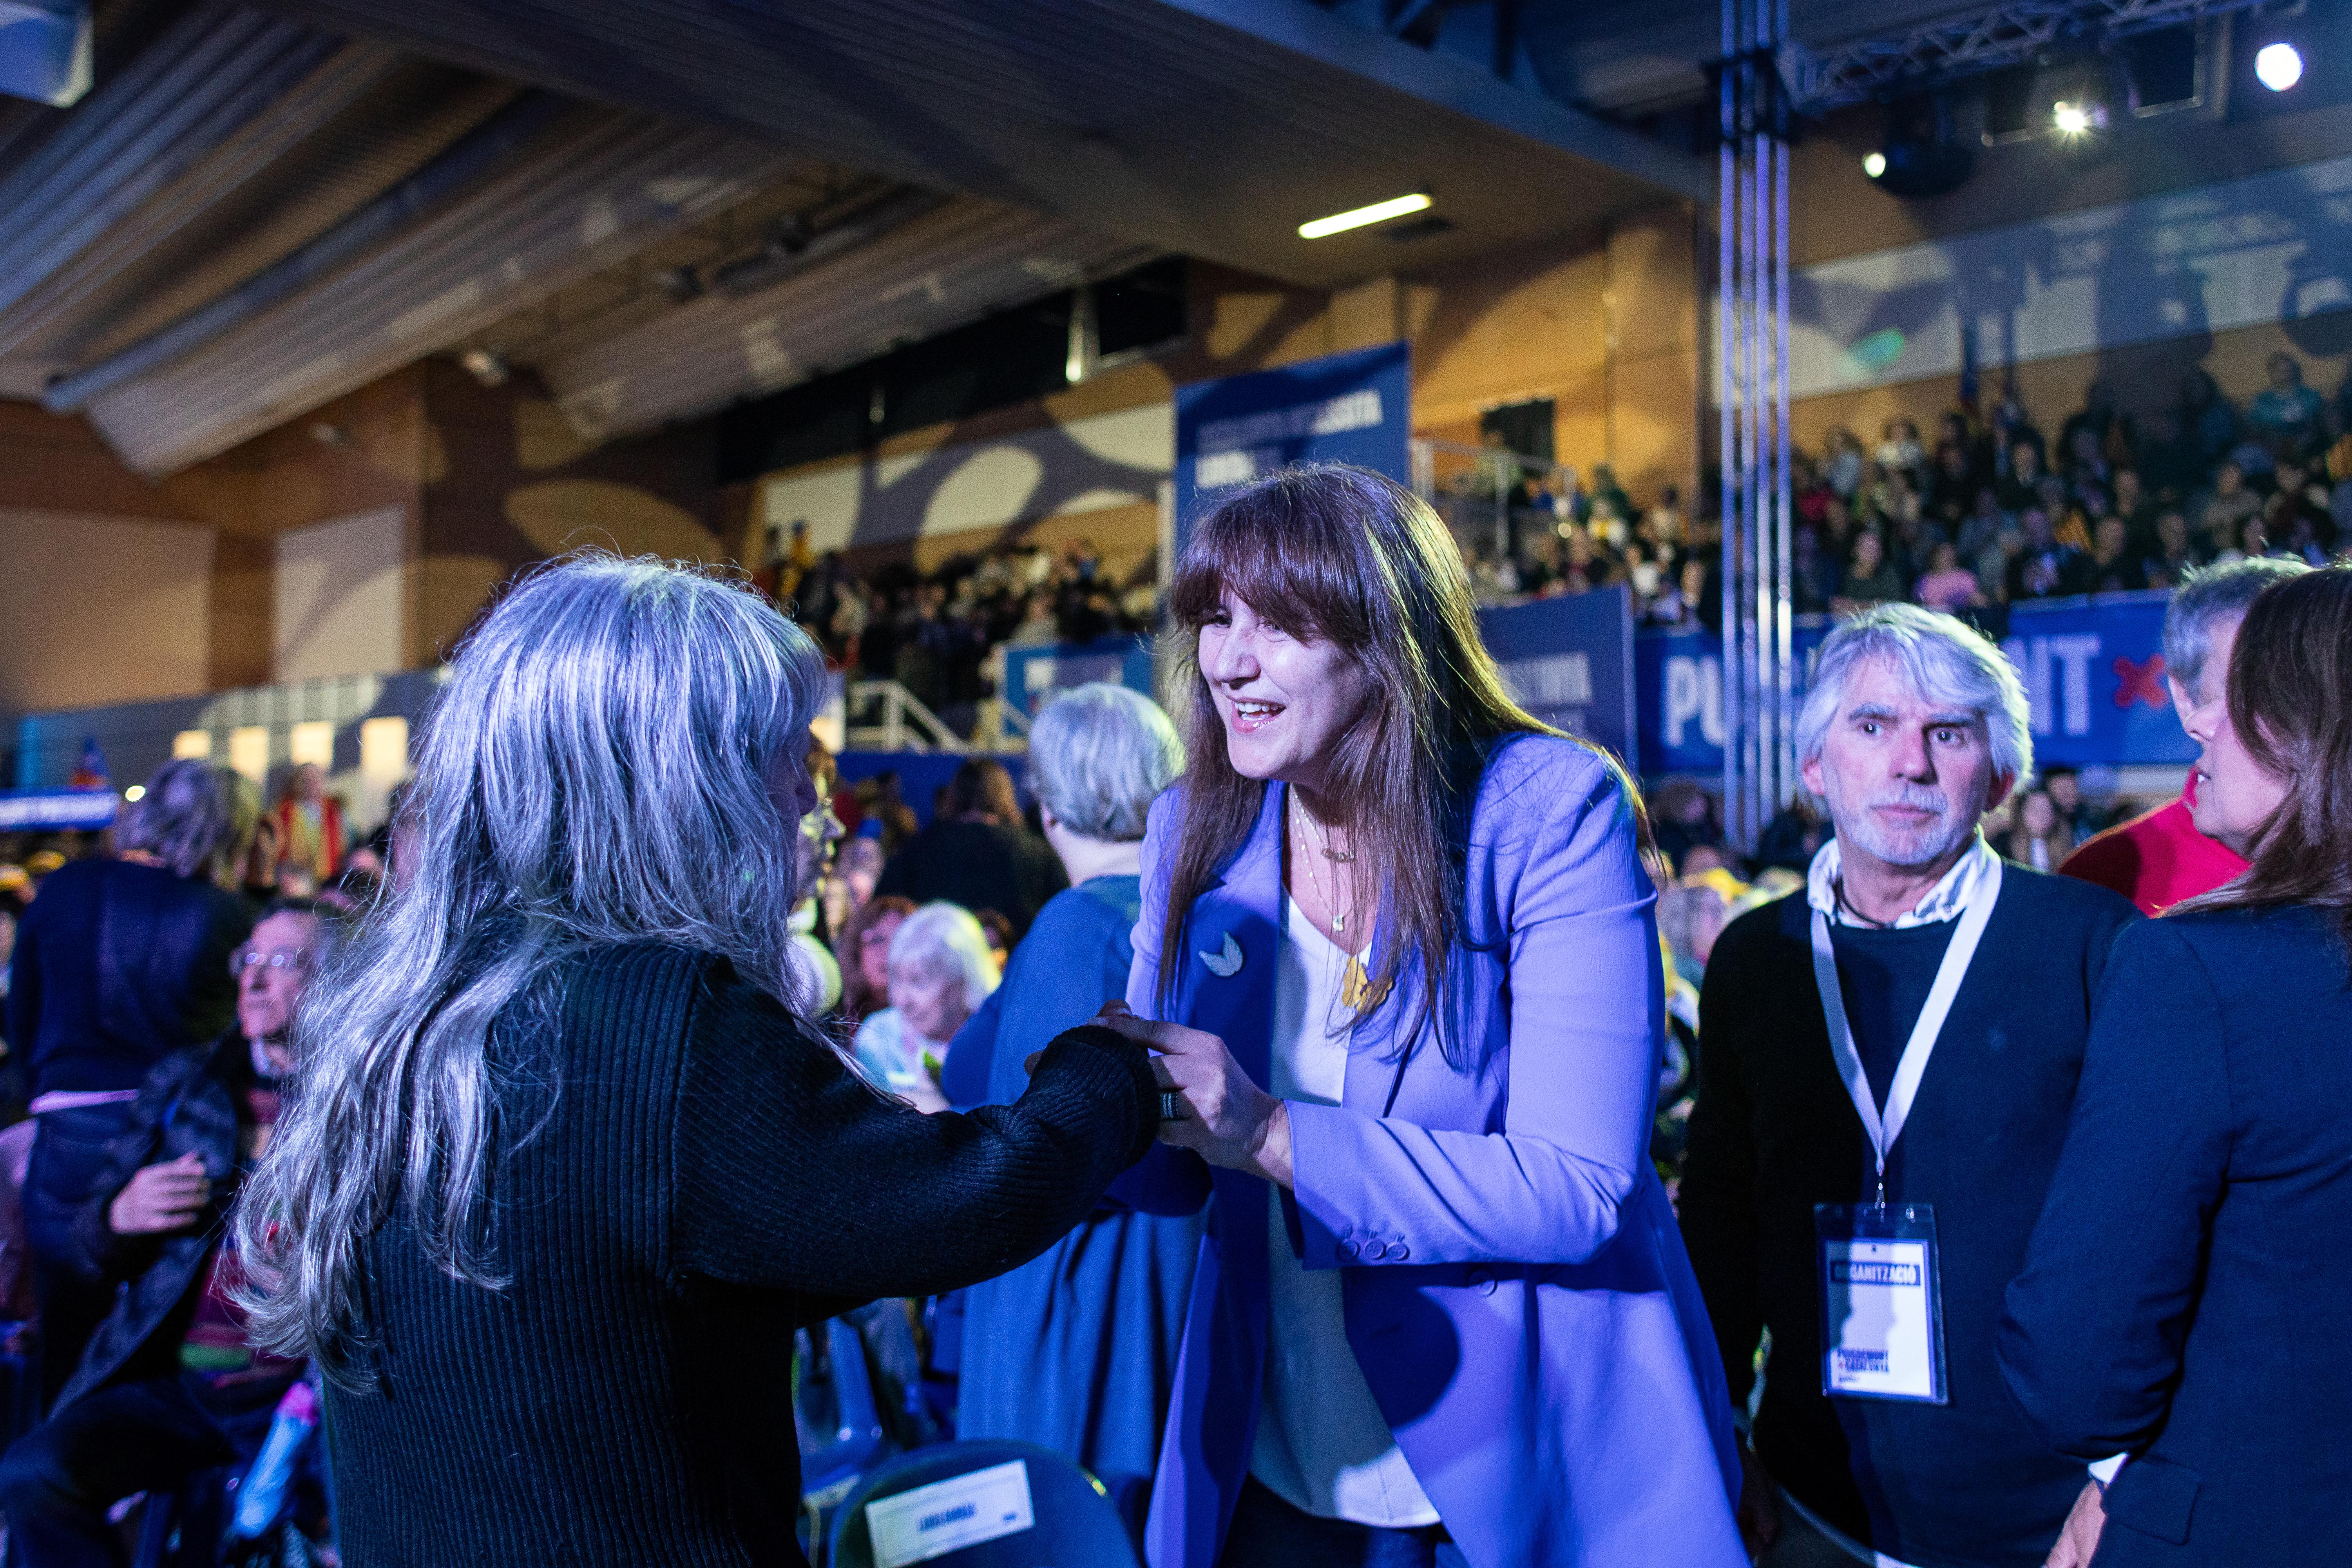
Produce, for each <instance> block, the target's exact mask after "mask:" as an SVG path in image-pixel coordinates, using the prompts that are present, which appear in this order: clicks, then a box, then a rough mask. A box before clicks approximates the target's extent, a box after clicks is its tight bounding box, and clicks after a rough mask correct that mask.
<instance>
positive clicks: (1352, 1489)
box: [1113, 467, 1747, 1568]
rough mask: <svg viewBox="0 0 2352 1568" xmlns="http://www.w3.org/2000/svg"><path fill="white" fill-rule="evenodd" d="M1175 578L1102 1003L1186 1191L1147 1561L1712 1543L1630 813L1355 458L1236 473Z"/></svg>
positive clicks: (1707, 1451) (1337, 1558) (1200, 1565)
mask: <svg viewBox="0 0 2352 1568" xmlns="http://www.w3.org/2000/svg"><path fill="white" fill-rule="evenodd" d="M1171 608H1172V611H1173V614H1174V616H1175V618H1176V621H1177V623H1178V625H1179V626H1180V627H1181V628H1182V635H1183V637H1184V647H1185V653H1186V654H1187V656H1188V662H1189V663H1190V665H1191V667H1192V668H1190V669H1189V670H1188V671H1187V672H1186V676H1187V679H1186V680H1185V685H1186V686H1187V687H1188V688H1189V697H1190V711H1189V718H1188V721H1189V724H1190V729H1189V731H1188V733H1187V735H1186V750H1187V752H1188V754H1189V758H1190V771H1189V772H1188V773H1187V774H1186V777H1185V780H1184V783H1183V784H1182V785H1181V788H1180V789H1178V790H1175V791H1171V793H1170V794H1169V795H1166V796H1163V797H1162V798H1161V800H1160V804H1159V805H1157V806H1155V807H1154V808H1153V810H1152V814H1151V823H1150V830H1149V832H1148V834H1147V835H1146V837H1145V842H1144V851H1143V916H1142V920H1141V921H1140V922H1139V924H1138V925H1137V927H1136V938H1135V968H1134V972H1133V974H1132V976H1131V977H1130V980H1129V989H1128V1003H1129V1006H1130V1007H1131V1008H1133V1010H1134V1011H1135V1012H1137V1013H1139V1014H1145V1015H1148V1016H1154V1017H1156V1018H1158V1019H1160V1020H1164V1021H1165V1022H1162V1023H1158V1024H1145V1023H1140V1022H1132V1021H1130V1022H1128V1023H1126V1024H1125V1027H1126V1028H1128V1029H1129V1030H1131V1031H1133V1032H1135V1033H1136V1034H1138V1035H1139V1037H1145V1038H1147V1039H1149V1040H1150V1043H1152V1044H1154V1045H1156V1046H1158V1047H1160V1048H1161V1049H1163V1050H1165V1051H1167V1052H1168V1053H1169V1054H1168V1055H1167V1056H1166V1057H1164V1058H1162V1059H1161V1062H1160V1071H1161V1072H1162V1074H1163V1075H1164V1079H1165V1080H1166V1081H1168V1082H1170V1083H1171V1084H1172V1086H1173V1087H1172V1090H1171V1093H1170V1094H1168V1095H1166V1096H1163V1106H1162V1115H1163V1117H1168V1116H1170V1115H1171V1113H1172V1114H1173V1116H1174V1117H1175V1118H1176V1119H1175V1120H1171V1121H1166V1122H1165V1123H1164V1125H1163V1128H1162V1138H1163V1139H1164V1140H1166V1141H1168V1142H1173V1143H1176V1144H1179V1145H1181V1148H1182V1150H1183V1151H1184V1152H1177V1151H1175V1150H1163V1151H1161V1152H1160V1155H1159V1156H1157V1157H1154V1158H1151V1159H1147V1161H1146V1162H1145V1163H1144V1165H1142V1166H1140V1167H1139V1168H1138V1170H1137V1171H1135V1172H1133V1173H1129V1176H1128V1177H1126V1178H1123V1179H1122V1182H1121V1184H1118V1185H1115V1187H1114V1189H1113V1190H1114V1193H1115V1194H1119V1195H1124V1196H1126V1197H1128V1198H1129V1200H1130V1201H1133V1202H1134V1203H1136V1204H1137V1205H1139V1206H1145V1207H1150V1208H1153V1209H1155V1210H1166V1211H1171V1212H1185V1211H1189V1210H1195V1209H1199V1208H1200V1207H1202V1205H1203V1204H1205V1205H1207V1214H1208V1220H1209V1237H1210V1240H1209V1245H1208V1246H1207V1247H1204V1248H1203V1249H1202V1261H1201V1267H1200V1268H1199V1270H1198V1272H1197V1274H1196V1275H1195V1278H1194V1283H1193V1289H1192V1307H1191V1310H1190V1312H1189V1315H1188V1317H1187V1320H1186V1327H1185V1334H1184V1342H1183V1349H1182V1352H1181V1358H1180V1360H1179V1363H1178V1367H1177V1373H1176V1391H1175V1395H1174V1399H1173V1401H1172V1405H1171V1412H1170V1416H1169V1422H1168V1431H1167V1435H1166V1438H1165V1441H1164V1443H1163V1445H1162V1447H1161V1451H1160V1470H1159V1477H1158V1484H1157V1487H1156V1489H1155V1491H1154V1493H1153V1497H1152V1506H1151V1517H1150V1529H1149V1531H1148V1543H1149V1548H1150V1556H1151V1560H1152V1562H1153V1563H1155V1564H1156V1565H1158V1568H1211V1565H1212V1564H1224V1565H1227V1568H1258V1565H1260V1564H1265V1565H1269V1568H1322V1565H1324V1564H1348V1565H1350V1568H1353V1565H1360V1564H1364V1563H1382V1564H1388V1563H1399V1564H1422V1565H1424V1568H1427V1565H1436V1568H1447V1565H1453V1564H1468V1565H1470V1568H1651V1565H1654V1564H1659V1563H1674V1564H1676V1565H1677V1568H1731V1565H1734V1564H1745V1563H1746V1562H1747V1554H1746V1553H1745V1552H1743V1551H1742V1550H1741V1548H1740V1544H1739V1537H1738V1531H1737V1530H1736V1529H1735V1527H1734V1525H1733V1522H1732V1512H1731V1500H1732V1496H1733V1494H1734V1492H1735V1491H1736V1489H1737V1484H1738V1462H1737V1460H1736V1458H1735V1457H1734V1452H1733V1447H1732V1427H1731V1416H1730V1411H1729V1408H1728V1406H1727V1404H1726V1400H1725V1395H1724V1385H1723V1372H1722V1366H1721V1363H1720V1361H1719V1359H1718V1358H1717V1356H1716V1354H1715V1353H1714V1351H1713V1348H1712V1345H1713V1341H1712V1337H1711V1334H1710V1331H1709V1330H1708V1328H1707V1323H1706V1309H1705V1308H1704V1306H1702V1304H1701V1303H1700V1300H1699V1296H1698V1290H1697V1288H1696V1284H1695V1283H1694V1281H1693V1279H1692V1276H1691V1271H1690V1265H1689V1262H1688V1260H1687V1259H1686V1258H1685V1256H1684V1253H1683V1247H1682V1241H1681V1238H1680V1237H1679V1236H1678V1235H1677V1233H1676V1231H1675V1221H1674V1215H1673V1213H1672V1211H1671V1210H1670V1208H1669V1206H1668V1204H1667V1201H1666V1194H1665V1193H1664V1189H1663V1187H1662V1186H1661V1185H1660V1184H1659V1181H1658V1178H1657V1176H1656V1174H1655V1173H1654V1171H1653V1169H1652V1167H1651V1165H1650V1162H1649V1157H1648V1143H1649V1129H1650V1123H1651V1115H1652V1098H1653V1095H1654V1089H1655V1085H1656V1081H1657V1079H1656V1074H1657V1066H1658V1061H1659V1058H1660V1052H1661V1041H1662V1029H1663V1024H1664V1000H1663V989H1662V977H1661V963H1660V956H1659V948H1658V938H1657V928H1656V923H1655V921H1654V919H1653V914H1652V910H1653V906H1654V903H1655V901H1656V900H1655V894H1654V889H1653V887H1652V885H1651V883H1650V880H1649V878H1648V877H1647V875H1646V874H1645V872H1644V871H1643V865H1642V858H1641V842H1642V838H1643V832H1642V827H1641V820H1642V818H1641V807H1640V805H1639V803H1638V801H1637V799H1636V797H1635V795H1634V793H1633V786H1632V784H1630V782H1629V781H1628V780H1627V779H1626V777H1625V775H1624V773H1623V772H1622V770H1621V769H1620V768H1619V767H1618V766H1617V764H1616V763H1614V761H1613V760H1612V759H1611V758H1610V757H1609V756H1607V755H1606V754H1605V753H1603V752H1601V751H1599V750H1598V749H1596V748H1594V747H1592V746H1590V745H1587V744H1585V743H1583V742H1579V741H1576V740H1573V739H1571V738H1570V737H1568V736H1565V735H1562V734H1560V733H1559V731H1554V730H1551V729H1549V728H1548V727H1547V726H1545V725H1543V724H1541V723H1538V721H1536V720H1535V719H1533V718H1532V717H1530V716H1529V715H1528V713H1527V712H1526V711H1525V710H1522V709H1520V708H1519V707H1518V706H1517V704H1516V703H1515V702H1513V701H1512V700H1511V698H1510V697H1509V695H1508V694H1507V692H1506V690H1505V689H1504V687H1503V683H1502V679H1501V676H1500V671H1499V670H1498V669H1497V668H1496V664H1495V662H1494V660H1493V659H1492V658H1490V657H1489V656H1488V655H1487V653H1486V649H1485V647H1483V646H1482V645H1481V644H1480V642H1479V639H1478V632H1477V625H1476V621H1475V616H1474V614H1473V611H1472V608H1471V600H1470V591H1469V583H1468V580H1467V578H1466V577H1465V574H1464V571H1463V567H1462V563H1461V557H1460V552H1458V550H1457V549H1456V548H1455V546H1454V541H1453V540H1452V539H1451V537H1449V536H1448V535H1447V533H1446V532H1445V531H1444V525H1443V524H1442V523H1441V522H1440V521H1438V519H1437V517H1436V515H1435V514H1434V513H1433V512H1432V511H1431V510H1430V509H1429V508H1428V506H1427V505H1426V504H1424V503H1423V502H1422V501H1421V500H1418V499H1416V498H1415V497H1414V496H1412V494H1411V493H1410V492H1409V491H1406V490H1405V489H1402V487H1400V486H1398V485H1396V484H1395V483H1393V482H1392V481H1391V480H1389V479H1384V478H1381V476H1379V475H1377V474H1372V473H1369V472H1366V471H1365V470H1363V469H1360V468H1346V467H1308V468H1294V469H1288V470H1285V471H1283V472H1280V473H1277V474H1276V475H1273V476H1271V477H1270V478H1267V479H1263V480H1259V481H1257V482H1255V483H1254V484H1251V485H1248V486H1245V487H1243V488H1241V489H1236V490H1234V491H1232V492H1229V494H1228V495H1227V496H1226V497H1225V498H1223V499H1222V500H1219V502H1218V503H1217V504H1216V505H1215V506H1214V507H1213V509H1212V510H1210V511H1209V512H1208V513H1207V514H1206V515H1204V516H1203V517H1202V518H1201V519H1200V520H1199V521H1197V522H1196V523H1195V525H1194V528H1193V532H1192V540H1191V542H1190V543H1189V544H1188V545H1187V547H1186V550H1185V552H1184V555H1183V558H1182V560H1181V563H1179V566H1178V568H1177V573H1176V577H1175V581H1174V584H1173V590H1172V595H1171Z"/></svg>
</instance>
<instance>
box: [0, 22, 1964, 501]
mask: <svg viewBox="0 0 2352 1568" xmlns="http://www.w3.org/2000/svg"><path fill="white" fill-rule="evenodd" d="M1953 9H1954V7H1953V6H1952V5H1949V4H1948V3H1947V4H1943V5H1935V4H1928V3H1924V0H1880V3H1877V4H1860V3H1855V0H1819V3H1816V4H1805V3H1802V0H1799V3H1798V4H1796V6H1795V19H1794V20H1795V26H1796V30H1797V32H1798V34H1799V36H1800V37H1805V38H1806V39H1807V40H1808V41H1810V42H1818V43H1822V44H1830V43H1835V42H1839V41H1843V40H1844V39H1847V38H1851V37H1855V36H1857V35H1858V34H1859V33H1861V32H1863V31H1865V30H1868V29H1873V28H1876V29H1881V30H1885V29H1893V28H1898V27H1900V26H1904V25H1906V24H1908V23H1910V22H1912V21H1915V20H1916V19H1919V18H1920V17H1923V16H1930V15H1935V14H1938V13H1949V12H1951V11H1952V10H1953ZM95 28H96V36H97V50H96V53H97V71H96V79H95V86H94V87H93V88H92V89H91V90H90V91H89V93H88V95H87V96H85V97H83V98H82V99H81V100H79V102H77V103H75V104H74V105H73V106H71V107H69V108H66V109H53V108H48V107H46V106H43V105H38V104H34V103H30V102H26V101H23V100H0V395H5V396H17V397H32V398H46V399H47V401H48V402H49V404H50V405H51V406H52V407H54V408H58V409H60V410H71V411H76V412H79V413H82V414H84V415H86V416H88V417H89V419H90V420H91V422H92V423H93V424H94V425H95V426H96V427H97V428H98V429H99V430H100V432H101V433H102V434H103V435H104V436H105V437H107V438H108V439H109V440H110V442H111V443H112V444H113V445H114V447H116V449H117V450H118V452H120V453H121V455H122V457H123V458H125V460H126V461H128V462H129V463H130V464H131V466H133V467H134V468H139V469H141V470H142V471H144V472H148V473H151V474H162V473H167V472H171V471H173V470H174V469H177V468H183V467H185V466H186V465H188V464H191V463H194V462H196V461H200V460H202V459H203V458H206V457H209V456H212V455H214V454H215V453H217V452H220V451H223V450H226V448H227V447H231V446H234V445H236V443H237V442H239V441H242V440H245V439H247V437H251V436H253V435H255V434H257V433H259V432H260V431H263V430H266V429H268V428H271V427H272V426H277V425H278V424H281V423H284V422H285V421H287V420H289V419H293V418H297V417H299V416H301V415H302V414H304V413H306V412H308V411H309V410H310V409H313V408H316V407H318V406H319V405H321V404H323V403H325V402H327V401H329V400H330V399H331V398H333V397H335V396H338V395H341V394H342V393H344V392H347V391H350V390H352V389H353V388H355V387H357V386H359V385H362V384H365V383H366V382H368V381H371V380H373V379H375V378H376V377H378V376H381V375H383V374H386V373H387V372H389V371H391V370H394V369H396V368H398V367H399V366H401V365H403V364H406V363H413V362H414V361H415V360H416V359H418V358H421V357H424V356H425V355H429V354H433V353H448V352H452V351H455V350H458V349H461V348H466V347H477V348H479V347H484V346H489V347H495V348H497V349H498V350H499V352H500V353H503V354H504V355H505V356H506V357H508V358H509V359H510V360H513V361H515V362H517V363H526V364H529V365H530V366H531V367H533V368H534V369H537V370H539V371H540V372H541V374H542V375H543V376H544V377H545V378H546V379H547V380H548V381H549V382H550V384H552V385H555V386H556V387H557V388H558V389H559V391H560V392H561V393H562V394H564V395H568V396H570V397H571V398H572V402H573V406H574V408H575V410H576V411H578V412H579V413H580V414H581V415H582V419H583V425H587V426H594V427H595V428H596V429H597V430H598V431H599V432H600V433H601V432H619V431H625V430H627V429H632V428H644V427H646V426H650V425H654V424H657V423H660V422H661V421H663V420H666V419H674V418H677V417H681V416H688V415H691V414H695V413H698V412H702V411H705V410H707V409H709V408H711V407H715V406H719V405H724V404H725V403H727V402H729V401H730V400H732V399H734V398H737V397H740V396H744V395H750V394H752V393H755V392H761V391H766V390H770V389H772V388H773V387H775V386H778V385H782V384H789V383H790V382H791V381H793V380H795V379H798V378H800V377H802V376H804V375H807V374H815V373H816V372H818V371H820V370H823V369H824V368H828V367H834V366H838V365H841V364H844V363H851V362H852V361H854V360H856V359H857V358H860V357H863V356H865V355H867V354H870V353H876V352H878V351H879V350H881V349H883V348H886V347H887V346H889V345H890V344H892V343H894V342H903V341H907V340H908V339H910V338H915V337H920V336H925V335H928V334H929V333H932V332H936V331H942V330H945V329H946V328H948V327H951V326H954V325H957V324H960V323H961V322H962V321H969V320H971V319H973V318H975V317H977V316H979V315H982V314H984V313H987V312H989V311H992V310H1000V309H1003V308H1007V307H1009V306H1013V305H1017V304H1020V303H1022V302H1024V300H1026V299H1030V298H1034V297H1036V296H1038V295H1041V294H1043V293H1045V292H1048V291H1051V290H1055V289H1065V288H1067V287H1069V286H1070V284H1071V283H1072V282H1073V281H1076V280H1079V279H1085V278H1087V277H1090V276H1101V275H1104V274H1106V273H1108V272H1109V271H1112V270H1116V269H1118V268H1125V267H1129V266H1132V265H1134V264H1136V263H1137V262H1139V261H1140V260H1143V259H1146V258H1150V256H1153V255H1156V254H1164V253H1168V252H1180V253H1182V254H1186V255H1190V256H1194V257H1200V258H1207V259H1210V260H1213V261H1218V262H1223V263H1227V264H1230V265H1233V266H1235V267H1239V268H1245V269H1248V270H1251V271H1255V272H1259V273H1264V274H1267V275H1270V276H1273V277H1276V278H1281V279H1288V280H1291V281H1295V282H1299V283H1306V284H1312V285H1320V286H1328V285H1336V284H1339V283H1343V282H1347V281H1349V280H1352V279H1359V278H1362V277H1367V276H1372V275H1376V274H1380V273H1384V272H1392V271H1407V272H1410V271H1412V270H1415V269H1420V268H1430V267H1433V266H1436V265H1440V264H1443V263H1446V262H1450V261H1454V260H1458V259H1461V258H1466V257H1470V256H1475V255H1476V254H1478V253H1480V252H1482V251H1485V250H1487V249H1491V248H1494V247H1504V246H1510V245H1517V244H1526V243H1529V242H1539V241H1541V240H1543V239H1546V238H1549V237H1564V236H1567V235H1570V234H1573V233H1575V232H1576V231H1579V230H1583V229H1589V228H1591V227H1592V226H1597V225H1599V224H1601V223H1602V222H1605V221H1607V220H1608V219H1609V218H1611V217H1612V216H1617V215H1620V214H1622V213H1625V212H1629V211H1632V210H1634V209H1637V208H1640V207H1643V206H1647V205H1654V204H1655V203H1658V202H1660V201H1664V200H1671V199H1675V198H1683V199H1692V200H1703V199H1706V196H1707V195H1708V194H1709V192H1710V189H1711V180H1712V169H1711V164H1710V163H1708V162H1707V161H1706V160H1705V159H1704V158H1702V156H1701V155H1700V153H1697V152H1696V151H1695V150H1694V147H1693V145H1692V139H1691V136H1690V134H1689V123H1688V121H1689V117H1688V116H1684V117H1683V119H1682V121H1676V119H1675V110H1677V109H1678V108H1679V107H1683V106H1687V105H1690V104H1692V103H1695V102H1696V101H1697V100H1700V99H1701V98H1702V97H1703V96H1704V93H1705V89H1706V75H1705V62H1706V60H1707V59H1708V58H1710V57H1712V56H1713V55H1715V54H1716V53H1717V7H1716V5H1714V4H1712V3H1711V0H1642V3H1638V4H1637V3H1634V0H1517V3H1513V0H1333V3H1331V4H1328V5H1318V4H1316V3H1314V0H243V3H237V0H198V3H194V4H190V3H183V0H96V12H95ZM1662 132H1663V133H1662ZM1677 142H1679V143H1680V144H1679V145H1678V144H1677ZM1415 191H1425V192H1428V193H1429V194H1430V195H1432V196H1433V200H1434V203H1435V205H1434V208H1433V217H1434V218H1436V219H1438V220H1442V221H1439V222H1431V221H1426V220H1423V221H1419V222H1415V223H1412V224H1410V225H1390V226H1382V227H1378V228H1370V229H1365V230H1360V231H1358V232H1356V233H1352V234H1347V235H1341V236H1337V237H1332V238H1328V239H1322V240H1305V239H1301V238H1300V237H1299V236H1298V234H1297V226H1298V225H1299V224H1300V223H1301V222H1302V221H1304V220H1307V219H1309V218H1313V217H1317V216H1324V215H1326V214H1328V213H1331V212H1335V211H1339V210H1342V209H1345V208H1349V207H1352V206H1357V205H1363V204H1365V203H1368V202H1372V201H1377V200H1380V199H1382V198H1385V197H1389V196H1393V195H1400V194H1403V193H1409V192H1415ZM722 275H723V276H724V277H725V278H727V279H730V282H729V284H728V286H726V287H723V288H722V287H718V286H716V283H715V280H716V279H719V277H721V276H722ZM624 373H633V374H624Z"/></svg>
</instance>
